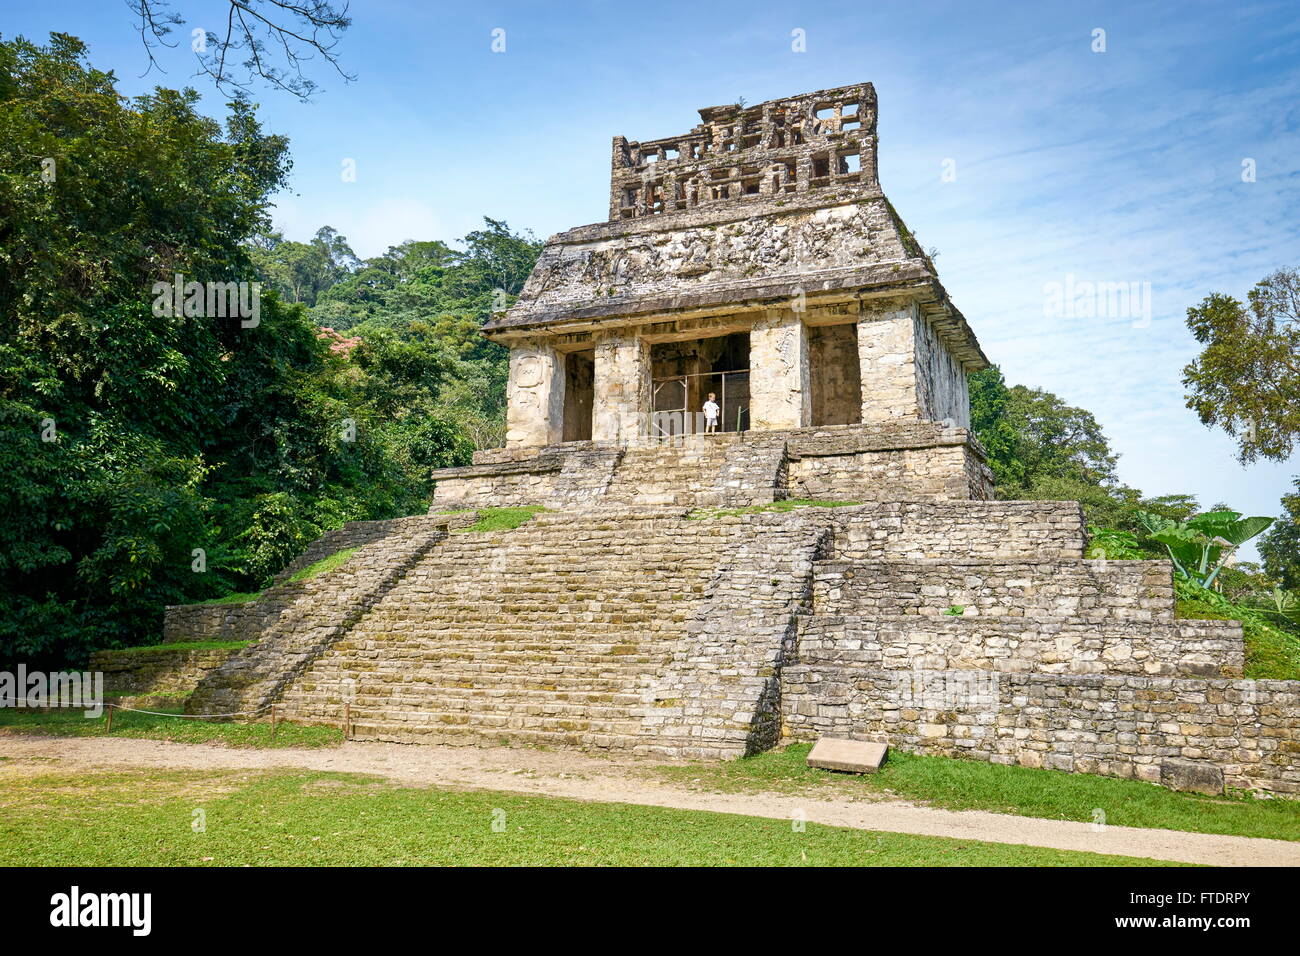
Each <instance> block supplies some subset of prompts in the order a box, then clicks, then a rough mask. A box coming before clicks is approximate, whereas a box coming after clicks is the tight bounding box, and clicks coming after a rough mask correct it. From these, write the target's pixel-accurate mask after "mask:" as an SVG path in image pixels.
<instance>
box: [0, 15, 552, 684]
mask: <svg viewBox="0 0 1300 956" xmlns="http://www.w3.org/2000/svg"><path fill="white" fill-rule="evenodd" d="M289 169H290V159H289V155H288V144H287V142H286V141H285V140H284V138H283V137H279V136H276V135H273V134H269V133H266V132H264V131H263V130H262V128H261V126H260V124H259V122H258V120H257V117H256V111H255V109H254V107H253V106H252V105H251V104H250V103H249V102H248V101H247V100H244V99H243V98H240V97H236V98H235V99H233V100H232V101H231V102H230V103H229V104H228V105H227V107H226V117H225V120H224V122H218V121H217V120H214V119H211V118H209V117H208V116H205V115H204V114H203V113H201V112H200V111H199V108H198V96H197V94H195V93H194V92H192V91H188V90H187V91H175V90H166V89H158V90H155V92H154V93H152V94H150V95H148V96H143V97H139V98H136V99H132V100H128V99H126V98H124V97H122V96H121V95H119V94H118V93H117V91H116V89H115V79H114V77H113V76H112V74H110V73H105V72H103V71H99V70H96V69H94V68H93V67H92V66H91V65H90V64H89V63H88V62H87V57H86V50H85V47H84V46H83V45H82V43H81V42H80V41H78V40H76V39H75V38H73V37H69V36H64V35H55V36H53V37H52V38H51V40H50V42H49V44H48V45H46V46H39V45H37V44H33V43H30V42H28V41H25V40H22V39H17V40H11V41H4V42H0V431H3V435H0V471H2V472H3V473H4V475H5V480H4V482H3V483H0V664H4V663H8V662H11V661H13V660H15V659H23V660H26V661H27V662H29V663H60V664H61V663H65V662H71V663H78V662H80V661H83V660H84V658H85V656H86V654H87V653H89V651H90V650H92V649H95V648H101V647H110V648H111V647H123V646H130V645H140V644H152V643H156V642H157V640H158V635H159V628H160V624H161V614H162V608H163V606H164V605H166V604H174V603H180V602H184V601H191V600H201V599H205V598H214V597H219V596H221V595H224V594H226V593H229V592H230V591H253V590H256V589H257V588H259V587H261V586H262V585H264V584H265V583H266V581H267V579H268V578H269V577H270V576H271V575H273V574H274V573H275V572H276V571H278V570H279V569H280V568H282V567H283V566H284V564H285V563H286V562H287V561H288V560H289V558H290V557H292V556H293V555H295V554H297V553H300V552H301V550H302V548H303V546H304V545H305V544H306V543H307V542H308V541H310V540H311V539H313V538H315V537H317V536H318V535H319V534H320V533H321V532H322V531H323V530H325V529H328V528H332V527H337V526H338V525H339V524H341V523H342V522H344V521H347V520H353V519H366V518H382V517H390V516H396V515H402V514H410V513H415V512H418V511H421V510H423V509H424V508H426V507H427V504H428V496H429V491H430V482H429V471H430V469H431V468H433V467H437V466H445V465H453V464H461V463H465V462H467V461H468V457H469V453H470V451H471V450H472V448H473V447H474V440H475V437H476V436H477V437H482V436H483V435H488V436H490V434H491V427H490V426H489V425H485V424H484V423H485V422H491V421H493V420H494V418H495V417H497V416H498V412H499V408H500V404H501V401H502V394H503V391H504V387H503V385H502V384H501V383H503V381H504V374H503V373H502V371H501V366H502V364H503V363H502V361H501V358H500V356H499V355H496V354H493V353H492V352H491V350H490V348H488V347H486V345H485V343H482V342H481V338H480V337H479V336H477V335H476V334H475V333H476V332H477V328H478V325H479V324H481V322H482V320H483V317H484V316H485V315H486V305H487V304H490V303H491V302H492V298H493V296H494V295H495V296H497V298H498V300H501V298H502V297H505V301H508V297H509V295H510V293H511V292H512V291H514V290H515V289H517V286H518V281H515V280H516V279H517V276H518V274H519V272H521V271H522V272H523V273H524V274H526V272H527V266H528V264H529V256H530V255H535V244H534V243H532V241H531V240H530V239H528V238H526V237H516V236H514V235H513V234H512V233H510V231H509V230H508V228H507V227H506V226H505V224H504V223H495V222H490V223H489V225H488V227H487V228H486V229H485V230H483V231H482V232H481V233H475V234H474V235H473V236H472V237H470V240H469V241H468V242H467V244H466V249H465V250H464V251H455V250H448V252H447V253H446V254H445V255H443V256H442V257H441V261H440V263H439V264H438V266H437V268H434V266H433V264H430V263H421V264H419V265H418V266H417V265H416V264H413V263H412V262H410V261H409V260H410V258H411V254H412V250H411V249H410V248H408V247H402V248H400V249H399V250H395V251H390V253H389V254H388V255H387V256H385V257H381V260H382V262H381V265H383V264H387V265H390V266H392V267H393V268H395V269H396V268H407V267H409V268H410V270H411V272H412V274H413V275H414V276H415V277H416V278H417V279H418V280H419V281H420V283H421V284H420V288H419V290H418V292H419V294H418V295H417V294H412V295H410V296H408V297H405V298H404V293H403V291H402V290H401V289H400V288H399V286H400V285H402V283H390V284H389V285H388V286H383V285H382V284H381V283H376V286H375V287H372V288H371V290H370V293H369V294H370V297H371V298H370V300H369V301H370V303H371V305H372V306H373V307H372V308H371V307H367V308H361V307H358V308H357V309H356V310H355V311H346V317H347V318H348V319H349V320H350V321H347V322H339V323H338V324H339V325H342V326H346V327H347V328H348V329H349V330H350V333H349V335H348V336H346V337H345V336H340V335H331V334H328V333H323V332H322V330H321V328H320V327H319V325H318V324H317V322H316V321H314V316H313V314H312V312H311V311H310V310H312V309H314V308H321V307H322V305H321V303H320V302H319V301H318V300H321V299H322V298H327V297H328V295H329V293H330V292H331V291H332V290H335V289H338V288H339V287H340V286H343V287H345V288H346V289H351V290H354V291H355V292H356V294H357V296H358V299H360V298H361V297H362V296H361V291H362V289H361V287H362V285H363V283H361V282H360V281H357V280H356V277H357V276H359V275H362V274H365V273H368V272H369V273H370V274H371V275H373V268H377V267H378V266H376V265H375V263H374V262H373V261H372V262H370V263H363V262H361V261H360V260H359V259H357V258H356V257H355V256H353V255H352V254H351V250H350V249H348V248H347V244H346V241H345V240H344V239H343V238H342V237H341V236H339V235H338V234H337V233H335V232H334V231H332V230H328V229H323V230H321V232H320V233H318V234H317V236H316V237H315V239H313V240H312V242H311V243H307V244H294V245H293V246H292V247H290V248H286V249H283V250H281V249H279V246H280V245H285V243H283V242H282V241H277V240H275V239H274V237H273V234H272V233H271V232H270V226H269V221H268V217H267V209H268V202H269V197H270V196H271V195H272V194H273V193H274V192H275V191H276V190H278V189H280V188H282V187H283V185H284V184H285V182H286V177H287V175H288V172H289ZM409 245H411V244H408V246H409ZM299 246H301V247H299ZM416 258H418V256H416ZM178 275H179V276H182V277H183V280H184V281H186V282H191V281H193V282H198V283H240V282H253V281H255V280H259V279H261V280H263V281H264V282H265V283H266V287H265V288H264V289H263V290H262V295H261V297H260V300H259V302H258V304H259V306H260V315H259V318H258V321H257V322H256V323H245V322H242V321H240V320H239V319H237V318H234V317H231V318H215V317H206V316H203V315H186V314H184V310H176V312H177V314H175V315H171V314H161V315H160V314H158V310H157V309H155V308H153V306H154V305H155V293H154V291H153V287H154V283H156V282H162V283H171V282H172V281H173V280H174V279H175V277H176V276H178ZM519 281H521V280H519ZM502 283H505V286H504V287H503V286H502ZM439 284H440V285H439ZM428 285H439V289H440V292H441V293H442V297H441V298H437V297H436V296H435V295H434V294H433V293H432V292H430V291H429V290H428V289H427V288H425V286H428ZM497 289H502V290H503V291H500V292H497V291H495V290H497ZM339 296H341V293H339ZM334 301H342V300H341V299H336V300H334ZM397 303H401V304H402V307H401V309H400V311H397ZM345 304H346V303H345ZM367 319H372V320H373V321H371V322H370V323H369V324H367V321H366V320H367Z"/></svg>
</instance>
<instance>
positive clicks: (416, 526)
mask: <svg viewBox="0 0 1300 956" xmlns="http://www.w3.org/2000/svg"><path fill="white" fill-rule="evenodd" d="M447 533H448V522H447V520H446V519H442V520H439V519H438V518H436V517H428V518H424V517H421V518H414V519H407V520H406V521H405V522H403V524H402V525H401V528H400V530H398V531H396V532H395V533H394V534H392V535H389V536H388V537H386V538H384V539H382V540H380V541H377V542H375V543H373V544H369V545H366V546H364V547H362V548H360V549H359V550H358V551H357V552H356V554H354V555H353V556H352V557H351V558H349V559H348V560H347V561H346V562H345V563H344V564H343V565H341V566H340V567H339V568H337V569H335V570H333V571H331V572H329V573H326V574H321V575H318V576H316V577H313V578H308V579H306V580H304V581H296V582H291V583H285V584H282V585H280V586H279V587H277V588H272V589H271V592H274V593H271V592H268V594H267V595H266V596H264V597H263V599H262V601H259V602H257V603H258V604H262V603H263V602H266V604H267V605H268V610H269V614H273V615H274V616H273V619H272V620H271V621H270V623H268V624H267V625H266V626H265V627H264V628H263V630H262V632H261V634H260V635H259V637H258V640H257V643H255V644H252V645H250V646H248V647H245V648H243V649H242V650H241V651H240V652H239V653H238V654H235V655H233V656H232V657H230V658H229V659H228V660H227V661H225V662H224V663H223V664H222V666H221V667H220V668H218V669H217V670H216V672H214V673H213V674H211V675H210V676H209V677H208V678H207V679H206V680H204V681H203V682H202V683H201V684H200V685H199V687H198V688H197V689H196V690H195V692H194V694H193V696H192V697H190V699H189V701H188V702H187V703H186V710H187V712H188V713H195V714H204V713H206V714H244V715H246V714H257V713H261V712H262V711H264V710H265V709H266V708H267V707H269V706H270V705H271V704H272V703H273V702H274V701H275V700H276V699H277V698H278V697H279V696H280V694H281V693H282V692H283V690H284V688H285V686H287V684H288V683H289V682H290V681H291V680H293V678H294V677H296V676H297V675H298V674H299V673H301V671H302V670H303V669H304V668H305V667H306V666H307V665H308V664H310V663H311V661H313V660H315V658H316V657H318V656H319V655H320V654H322V653H323V652H324V651H325V650H326V649H327V648H328V647H329V646H330V645H331V644H332V643H333V642H334V641H336V640H338V639H340V638H341V637H343V635H345V634H346V633H347V632H348V631H349V630H350V629H351V628H352V626H353V625H354V624H356V622H357V621H359V620H360V619H361V618H362V617H364V616H365V615H366V614H367V613H368V612H369V611H370V608H371V607H372V606H373V605H374V604H375V603H376V602H377V601H379V600H380V599H381V598H382V597H383V595H384V594H386V593H387V592H388V591H389V590H391V589H392V588H393V587H394V586H395V585H396V584H397V583H398V582H399V581H400V580H401V579H402V577H403V576H404V575H405V574H406V572H407V571H408V570H409V569H410V568H411V567H412V566H413V565H414V564H415V563H416V562H417V561H418V560H419V558H420V557H421V556H422V555H424V554H425V553H426V552H428V551H429V550H430V549H431V548H432V547H433V546H434V545H435V544H437V543H438V542H439V541H441V540H442V539H444V538H446V537H447ZM268 616H269V615H268Z"/></svg>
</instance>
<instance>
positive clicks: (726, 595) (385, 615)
mask: <svg viewBox="0 0 1300 956" xmlns="http://www.w3.org/2000/svg"><path fill="white" fill-rule="evenodd" d="M826 534H827V529H826V527H825V525H824V524H823V523H818V522H811V523H808V522H802V521H795V522H791V521H789V520H786V516H783V515H764V514H758V515H753V514H750V515H739V516H729V517H723V518H719V519H716V520H709V521H698V520H688V519H685V518H683V517H682V516H681V514H680V511H671V510H666V509H641V510H638V511H626V512H624V511H617V510H610V511H602V512H590V513H587V514H585V515H581V516H579V515H573V514H543V515H539V516H538V517H537V518H535V519H533V521H532V522H530V523H528V524H526V525H524V526H523V527H522V528H520V529H517V530H515V531H512V532H507V533H500V534H473V533H471V534H455V535H452V536H451V537H450V538H448V539H446V540H445V541H442V542H440V544H439V545H438V547H436V548H434V549H433V550H431V551H430V552H428V553H427V554H426V555H424V556H423V557H422V558H421V559H420V561H419V562H418V563H417V564H416V565H415V566H414V567H413V568H412V569H411V570H410V571H409V572H408V573H407V574H406V575H405V576H404V578H403V580H402V582H401V584H400V585H399V586H398V587H395V588H394V589H393V590H391V591H390V592H389V593H388V594H387V595H386V596H385V597H384V598H383V599H382V600H381V601H379V602H378V603H377V604H376V605H375V606H374V608H373V610H372V611H371V613H370V614H368V615H367V617H366V618H365V619H364V620H362V621H361V622H359V623H358V624H357V625H356V626H355V627H354V628H353V629H352V630H351V631H350V632H349V633H348V635H347V636H346V637H345V638H343V639H340V640H337V641H334V642H333V643H332V644H331V645H330V647H329V648H328V650H327V651H326V652H325V653H324V654H322V655H321V656H320V657H319V658H318V659H316V660H315V661H313V662H312V663H311V665H310V666H309V667H308V668H306V669H305V670H304V671H303V672H302V674H301V677H299V678H298V679H296V680H295V681H294V683H293V684H292V686H291V687H290V688H289V690H288V692H287V693H286V694H285V697H284V702H285V713H286V715H287V716H290V717H292V718H293V719H299V720H306V721H328V722H337V721H338V720H339V719H340V718H341V714H342V706H343V703H344V701H345V700H346V701H349V702H350V707H351V714H352V717H353V720H354V721H355V723H356V732H357V733H358V734H360V735H364V736H375V737H382V738H386V739H408V738H411V737H417V736H420V737H430V736H431V737H432V738H433V739H437V740H438V741H440V742H451V743H483V742H494V743H495V742H499V741H501V740H509V741H513V742H526V743H549V744H556V743H559V744H569V745H576V746H585V747H593V748H601V749H618V750H630V751H633V752H638V753H651V752H654V753H678V754H682V755H687V754H694V755H699V756H705V755H707V756H722V755H733V756H734V755H737V754H740V753H744V752H747V751H749V750H753V749H755V748H759V747H761V746H770V744H771V742H772V741H773V740H775V735H776V732H777V729H778V722H777V714H778V713H779V700H778V698H777V676H778V671H779V667H780V663H781V661H782V658H783V654H784V653H785V651H786V649H787V647H788V645H789V642H790V641H791V639H792V637H793V633H794V621H795V615H796V614H797V613H798V612H799V610H800V609H801V608H802V607H803V606H804V604H805V603H806V600H807V595H808V590H807V581H808V572H809V569H810V567H811V558H812V556H813V553H814V551H815V549H816V548H817V547H818V546H819V543H820V542H821V541H822V540H823V539H824V538H825V536H826Z"/></svg>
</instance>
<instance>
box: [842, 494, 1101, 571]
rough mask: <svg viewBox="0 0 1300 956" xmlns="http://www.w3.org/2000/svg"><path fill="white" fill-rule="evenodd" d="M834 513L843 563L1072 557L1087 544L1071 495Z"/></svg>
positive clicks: (903, 503)
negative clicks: (1066, 497)
mask: <svg viewBox="0 0 1300 956" xmlns="http://www.w3.org/2000/svg"><path fill="white" fill-rule="evenodd" d="M833 515H834V521H835V550H834V554H833V555H832V557H834V558H836V559H838V560H842V561H880V560H885V559H894V560H937V559H940V558H956V559H959V560H961V559H981V558H1004V559H1006V558H1019V559H1025V560H1033V559H1051V560H1056V559H1075V560H1077V559H1079V558H1082V557H1083V549H1084V545H1085V541H1084V533H1083V511H1082V509H1080V507H1079V504H1078V502H1075V501H891V502H882V503H880V504H873V505H863V506H854V507H848V508H838V509H836V510H835V511H834V512H833Z"/></svg>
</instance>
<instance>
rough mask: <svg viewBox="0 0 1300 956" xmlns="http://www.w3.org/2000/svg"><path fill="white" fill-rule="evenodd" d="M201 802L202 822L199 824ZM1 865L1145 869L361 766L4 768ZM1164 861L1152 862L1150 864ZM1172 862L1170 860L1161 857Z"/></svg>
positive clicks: (1120, 860)
mask: <svg viewBox="0 0 1300 956" xmlns="http://www.w3.org/2000/svg"><path fill="white" fill-rule="evenodd" d="M196 809H202V810H203V815H202V821H203V827H202V832H195V828H194V826H193V824H194V822H195V820H196V814H195V810H196ZM0 864H2V865H10V866H13V865H22V866H32V865H38V866H70V865H77V866H242V865H253V866H342V865H360V866H373V865H383V866H425V865H478V866H489V865H507V866H511V865H543V866H545V865H580V866H581V865H625V866H626V865H661V866H673V865H703V866H746V865H763V866H913V865H921V866H1017V865H1019V866H1134V865H1141V866H1149V865H1153V861H1149V860H1139V859H1133V858H1129V857H1115V856H1102V855H1098V854H1091V853H1077V852H1068V851H1062V850H1051V849H1043V848H1039V847H1027V846H1009V845H1004V844H995V843H981V842H977V841H973V840H953V839H944V838H939V837H925V836H912V835H908V834H895V833H878V832H871V831H864V830H850V829H841V828H837V827H829V826H822V825H819V824H815V823H809V824H806V829H805V830H804V831H803V832H799V831H797V830H796V829H795V828H794V827H792V825H791V822H790V821H789V820H771V819H762V818H755V817H742V816H735V815H731V814H722V813H709V812H701V811H688V810H670V809H664V808H659V807H642V806H632V805H625V804H608V803H585V802H580V801H575V800H564V799H559V798H553V797H539V796H524V795H518V794H507V793H495V792H481V791H473V792H463V791H454V790H442V789H433V788H429V789H424V788H409V787H397V786H393V785H390V784H387V783H384V782H381V781H378V780H375V779H373V778H368V777H361V776H356V775H345V774H329V773H303V772H287V771H286V772H266V773H256V774H250V773H248V772H213V771H203V772H198V771H165V772H158V771H152V772H126V773H121V772H117V773H81V774H41V775H40V776H31V777H22V776H19V775H18V774H16V773H14V772H13V771H12V770H11V769H7V770H6V771H5V786H4V788H3V789H0ZM1155 865H1160V864H1155ZM1164 865H1168V864H1164Z"/></svg>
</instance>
